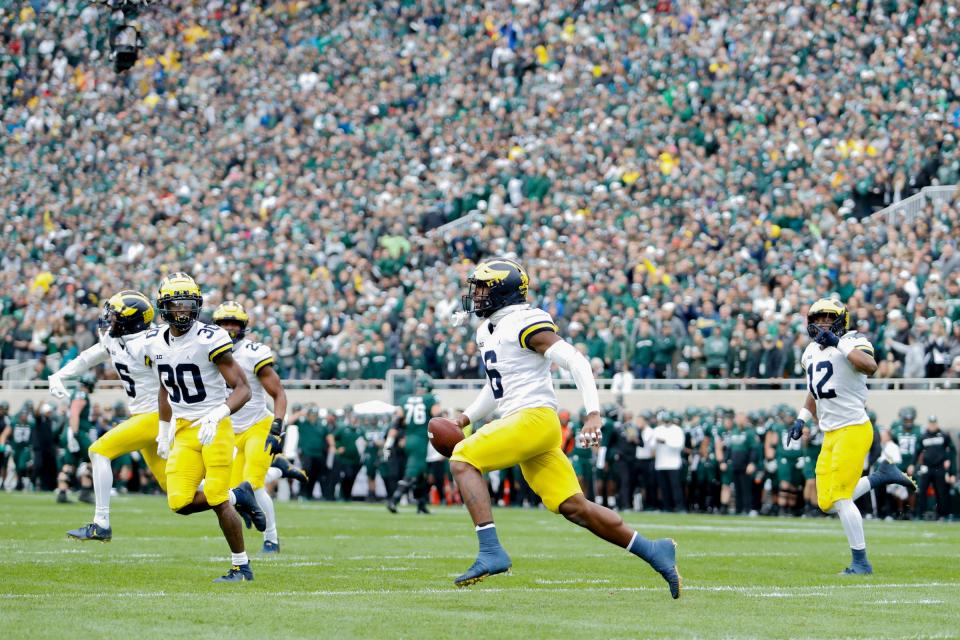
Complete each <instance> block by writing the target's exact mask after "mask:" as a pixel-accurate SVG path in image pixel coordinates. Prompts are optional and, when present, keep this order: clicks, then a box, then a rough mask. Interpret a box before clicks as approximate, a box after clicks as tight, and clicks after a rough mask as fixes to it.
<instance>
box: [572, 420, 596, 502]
mask: <svg viewBox="0 0 960 640" xmlns="http://www.w3.org/2000/svg"><path fill="white" fill-rule="evenodd" d="M582 429H583V423H582V422H581V423H577V424H576V426H574V428H573V442H574V447H573V451H571V452H570V462H571V463H572V464H573V470H574V471H575V472H576V474H577V476H579V477H581V478H583V480H584V482H585V483H587V486H592V485H593V464H594V462H593V448H592V447H581V446H580V444H579V443H580V431H581V430H582Z"/></svg>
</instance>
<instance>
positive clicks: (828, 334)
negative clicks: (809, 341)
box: [810, 324, 840, 347]
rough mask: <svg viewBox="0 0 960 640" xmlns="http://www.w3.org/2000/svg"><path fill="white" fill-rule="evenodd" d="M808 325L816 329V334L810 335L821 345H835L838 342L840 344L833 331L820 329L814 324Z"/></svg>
mask: <svg viewBox="0 0 960 640" xmlns="http://www.w3.org/2000/svg"><path fill="white" fill-rule="evenodd" d="M810 326H811V327H816V329H817V335H815V336H812V337H813V341H814V342H816V343H817V344H819V345H821V346H823V347H835V346H837V345H838V344H840V338H838V337H837V335H836V334H835V333H834V332H833V331H830V330H829V329H821V328H820V327H817V325H815V324H813V325H810Z"/></svg>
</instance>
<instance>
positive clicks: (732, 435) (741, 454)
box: [723, 426, 759, 469]
mask: <svg viewBox="0 0 960 640" xmlns="http://www.w3.org/2000/svg"><path fill="white" fill-rule="evenodd" d="M723 444H724V455H725V457H726V459H727V461H728V462H730V463H731V465H732V466H733V467H735V468H738V469H743V468H746V466H747V464H748V462H749V459H750V454H751V453H752V452H753V450H754V449H756V448H757V446H758V444H759V443H758V441H757V433H756V431H754V430H753V429H749V428H748V429H741V428H740V427H737V426H734V428H733V429H731V430H729V431H724V433H723Z"/></svg>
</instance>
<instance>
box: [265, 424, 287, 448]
mask: <svg viewBox="0 0 960 640" xmlns="http://www.w3.org/2000/svg"><path fill="white" fill-rule="evenodd" d="M286 435H287V432H286V430H285V429H284V428H283V418H274V419H273V424H272V425H271V426H270V435H268V436H267V441H266V443H265V444H264V445H263V450H264V451H266V452H267V453H269V454H271V455H277V454H278V453H283V438H284V437H285V436H286Z"/></svg>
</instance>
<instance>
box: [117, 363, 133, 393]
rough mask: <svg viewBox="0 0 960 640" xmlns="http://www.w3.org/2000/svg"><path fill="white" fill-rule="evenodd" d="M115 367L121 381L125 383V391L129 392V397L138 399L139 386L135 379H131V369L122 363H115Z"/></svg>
mask: <svg viewBox="0 0 960 640" xmlns="http://www.w3.org/2000/svg"><path fill="white" fill-rule="evenodd" d="M113 366H114V368H115V369H116V370H117V375H118V376H120V379H121V380H123V382H124V387H123V390H124V391H126V392H127V395H128V396H129V397H131V398H136V397H137V385H136V384H135V383H134V381H133V378H131V377H130V368H129V367H128V366H127V365H125V364H123V363H122V362H115V363H114V365H113Z"/></svg>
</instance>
